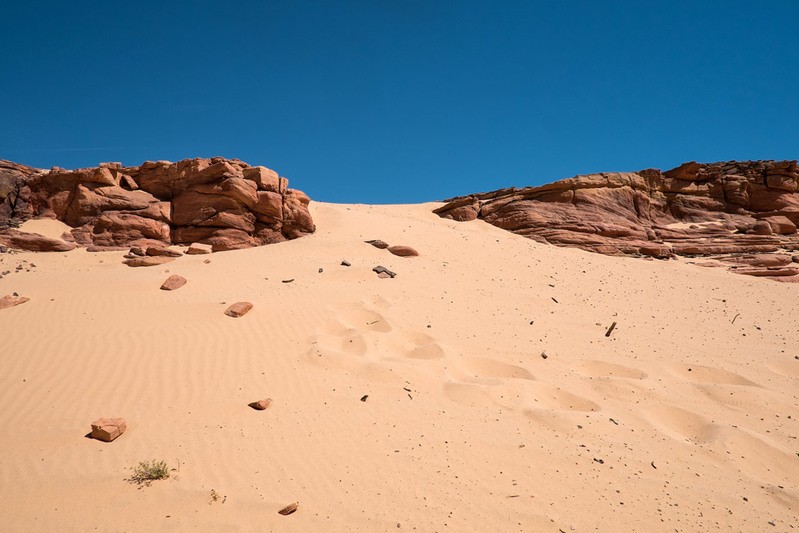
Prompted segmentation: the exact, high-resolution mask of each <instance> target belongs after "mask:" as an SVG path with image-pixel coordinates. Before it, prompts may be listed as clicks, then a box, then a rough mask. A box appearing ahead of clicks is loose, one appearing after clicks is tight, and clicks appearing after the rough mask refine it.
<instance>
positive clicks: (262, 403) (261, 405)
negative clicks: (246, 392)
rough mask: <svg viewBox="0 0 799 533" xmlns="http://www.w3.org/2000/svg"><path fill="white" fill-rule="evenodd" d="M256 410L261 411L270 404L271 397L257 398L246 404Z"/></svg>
mask: <svg viewBox="0 0 799 533" xmlns="http://www.w3.org/2000/svg"><path fill="white" fill-rule="evenodd" d="M247 405H249V406H250V407H252V408H253V409H255V410H256V411H263V410H264V409H266V408H267V407H269V406H270V405H272V398H266V399H265V400H258V401H257V402H252V403H249V404H247Z"/></svg>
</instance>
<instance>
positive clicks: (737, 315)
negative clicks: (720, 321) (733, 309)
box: [732, 313, 741, 324]
mask: <svg viewBox="0 0 799 533" xmlns="http://www.w3.org/2000/svg"><path fill="white" fill-rule="evenodd" d="M739 316H741V313H737V314H736V315H735V316H734V317H732V323H733V324H735V319H736V318H738V317H739Z"/></svg>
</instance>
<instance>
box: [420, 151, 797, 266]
mask: <svg viewBox="0 0 799 533" xmlns="http://www.w3.org/2000/svg"><path fill="white" fill-rule="evenodd" d="M797 190H799V169H798V168H797V162H796V161H747V162H736V161H730V162H725V163H712V164H700V163H695V162H691V163H685V164H684V165H681V166H679V167H677V168H675V169H672V170H670V171H667V172H661V171H659V170H653V169H647V170H642V171H640V172H614V173H602V174H591V175H587V176H576V177H574V178H569V179H565V180H561V181H557V182H554V183H550V184H547V185H542V186H540V187H525V188H522V189H517V188H510V189H502V190H498V191H494V192H489V193H480V194H473V195H469V196H463V197H459V198H453V199H450V200H447V203H446V205H444V206H442V207H439V208H438V209H436V210H435V212H436V213H437V214H438V215H439V216H441V217H444V218H451V219H453V220H459V221H468V220H474V219H476V218H481V219H483V220H485V221H486V222H489V223H490V224H493V225H495V226H498V227H500V228H503V229H507V230H509V231H512V232H514V233H518V234H519V235H523V236H525V237H529V238H531V239H534V240H536V241H539V242H545V243H550V244H555V245H560V246H575V247H577V248H581V249H583V250H588V251H592V252H599V253H603V254H609V255H621V254H632V255H641V256H652V257H658V258H668V257H673V256H674V255H680V256H702V257H708V258H712V259H715V260H718V261H720V262H721V263H723V264H728V265H729V264H734V267H733V269H734V271H735V272H738V273H742V274H751V275H758V276H769V277H774V278H775V279H777V278H779V279H781V280H792V281H793V280H799V278H794V276H795V274H796V272H795V270H796V269H795V267H788V266H787V263H789V262H790V261H791V257H790V254H789V252H790V251H794V250H799V235H797V229H796V227H797V225H799V193H797ZM747 254H759V255H758V257H762V256H763V255H764V254H766V255H768V256H773V257H776V258H777V259H773V261H775V263H774V264H769V265H764V264H762V262H761V264H757V263H756V264H747V263H746V261H745V260H744V261H741V260H740V256H742V255H747ZM769 261H772V260H769ZM764 267H765V268H764ZM792 278H793V279H792Z"/></svg>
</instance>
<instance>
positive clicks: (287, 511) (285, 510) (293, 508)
mask: <svg viewBox="0 0 799 533" xmlns="http://www.w3.org/2000/svg"><path fill="white" fill-rule="evenodd" d="M299 505H300V504H299V503H297V502H294V503H292V504H291V505H287V506H285V507H284V508H282V509H281V510H279V511H278V513H279V514H282V515H283V516H286V515H290V514H292V513H294V512H296V511H297V507H299Z"/></svg>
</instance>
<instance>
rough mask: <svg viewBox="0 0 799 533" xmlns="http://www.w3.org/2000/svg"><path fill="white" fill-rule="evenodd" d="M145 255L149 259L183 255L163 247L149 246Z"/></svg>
mask: <svg viewBox="0 0 799 533" xmlns="http://www.w3.org/2000/svg"><path fill="white" fill-rule="evenodd" d="M145 254H146V255H148V256H150V257H159V256H166V257H180V256H182V255H183V254H182V253H180V252H178V251H177V250H170V249H169V248H165V247H163V246H150V247H148V248H147V251H146V252H145Z"/></svg>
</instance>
